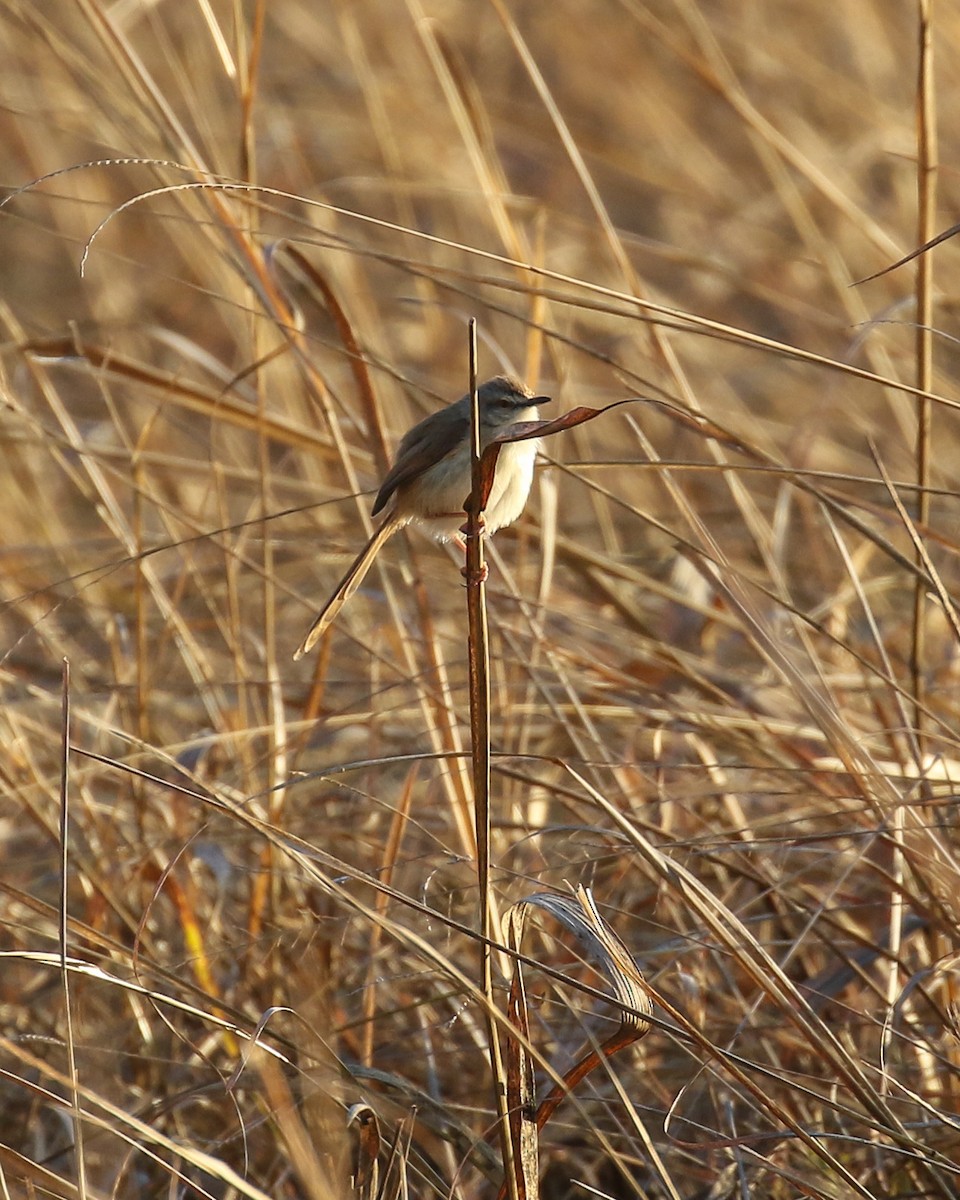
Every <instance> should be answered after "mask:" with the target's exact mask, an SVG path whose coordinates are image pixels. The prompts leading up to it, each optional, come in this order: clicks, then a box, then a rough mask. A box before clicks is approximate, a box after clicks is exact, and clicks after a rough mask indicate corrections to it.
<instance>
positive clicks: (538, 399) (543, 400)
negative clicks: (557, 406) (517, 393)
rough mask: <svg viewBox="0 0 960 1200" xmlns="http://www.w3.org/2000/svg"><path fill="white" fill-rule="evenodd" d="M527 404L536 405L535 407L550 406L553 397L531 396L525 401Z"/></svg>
mask: <svg viewBox="0 0 960 1200" xmlns="http://www.w3.org/2000/svg"><path fill="white" fill-rule="evenodd" d="M527 403H528V404H536V405H540V404H552V403H553V397H552V396H533V397H532V398H531V399H530V400H528V401H527Z"/></svg>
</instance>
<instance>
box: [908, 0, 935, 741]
mask: <svg viewBox="0 0 960 1200" xmlns="http://www.w3.org/2000/svg"><path fill="white" fill-rule="evenodd" d="M932 8H933V4H932V0H919V43H920V44H919V63H918V77H917V244H918V245H921V246H925V245H926V244H927V242H929V241H930V239H931V238H932V237H933V235H934V229H935V222H936V208H937V166H938V163H937V128H936V118H937V112H936V96H935V94H934V64H933V21H932ZM916 313H917V319H916V333H915V340H914V352H915V355H916V378H915V382H916V385H917V387H918V388H919V389H920V391H921V392H926V391H928V390H929V389H930V386H931V384H932V381H933V255H932V254H921V255H920V257H919V258H918V259H917V277H916ZM931 418H932V406H931V403H930V399H929V397H928V396H924V395H921V396H918V398H917V441H916V467H917V488H918V491H917V524H918V525H919V526H920V528H921V529H923V528H926V527H927V525H928V524H929V518H930V494H929V492H928V490H927V488H928V486H929V483H930V436H931ZM917 561H918V562H919V561H920V560H919V558H918V559H917ZM925 608H926V588H925V587H924V585H923V583H922V581H921V580H920V579H919V578H915V579H914V584H913V629H912V634H911V645H910V669H911V675H912V685H913V695H914V722H915V724H916V730H917V741H918V743H919V748H920V756H921V763H922V760H923V753H924V748H925V747H924V729H923V707H924V704H923V699H924V692H925V684H924V674H923V672H924V658H925V653H924V650H925V645H924V643H925V637H924V624H925V622H924V612H925Z"/></svg>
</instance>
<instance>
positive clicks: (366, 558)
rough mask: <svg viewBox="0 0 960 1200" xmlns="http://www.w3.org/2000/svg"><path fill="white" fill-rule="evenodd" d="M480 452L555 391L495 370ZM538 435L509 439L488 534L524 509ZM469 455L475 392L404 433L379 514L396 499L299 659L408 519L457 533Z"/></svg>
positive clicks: (480, 397) (488, 512) (490, 502)
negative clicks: (536, 390) (538, 392)
mask: <svg viewBox="0 0 960 1200" xmlns="http://www.w3.org/2000/svg"><path fill="white" fill-rule="evenodd" d="M477 401H478V407H479V414H480V451H481V453H482V452H483V450H484V449H485V448H486V447H487V446H488V445H489V444H490V442H491V441H492V440H493V439H494V438H495V437H496V436H497V434H499V433H503V432H504V430H506V429H508V428H509V427H510V426H511V425H516V424H518V423H519V422H521V421H535V420H537V418H538V417H539V415H540V412H539V409H538V407H537V406H538V405H540V404H547V403H549V401H550V397H549V396H535V395H534V394H533V392H531V391H530V389H529V388H528V387H526V386H525V385H524V384H522V383H520V382H519V381H518V380H516V379H510V378H508V377H507V376H505V375H497V376H495V377H494V378H493V379H488V380H487V381H486V383H482V384H481V385H480V387H479V388H478V389H477ZM537 445H538V441H537V439H536V438H530V439H528V440H527V441H523V442H507V443H506V444H505V445H504V446H503V447H502V448H501V450H500V456H499V458H498V459H497V469H496V474H495V475H494V480H493V486H492V487H491V489H490V495H489V497H488V499H487V504H486V507H485V509H484V526H485V529H486V532H487V533H495V532H496V531H497V530H498V529H502V528H503V527H504V526H505V525H510V524H511V523H512V522H513V521H515V520H516V519H517V517H519V516H520V514H521V512H523V506H524V505H525V504H526V502H527V496H528V495H529V494H530V486H531V484H532V483H533V464H534V460H535V459H536V457H537ZM472 485H473V480H472V477H471V461H470V393H469V392H468V393H467V394H466V395H465V396H461V397H460V399H459V400H456V401H455V402H454V403H453V404H449V405H448V406H447V407H446V408H441V409H440V411H439V412H435V413H431V414H430V416H429V417H425V418H424V419H423V420H422V421H420V422H419V423H418V424H417V425H414V426H413V428H412V429H410V430H408V432H407V433H406V434H405V435H404V437H403V439H402V441H401V442H400V445H399V446H398V447H397V455H396V458H395V460H394V463H393V466H392V467H391V468H390V470H389V471H388V472H387V475H386V478H385V479H384V481H383V483H382V484H381V485H380V491H379V492H377V498H376V500H375V501H374V504H373V514H372V515H373V516H376V515H377V514H378V513H379V512H382V511H383V509H384V508H386V506H387V504H388V503H389V502H390V500H391V499H392V500H393V506H392V507H391V509H390V512H389V513H388V514H387V516H386V517H385V519H384V521H383V523H382V524H381V525H380V526H379V528H378V529H377V530H376V532H375V533H374V535H373V537H371V539H370V540H369V542H367V544H366V545H365V546H364V548H363V549H362V550H361V551H360V553H359V554H358V555H357V557H356V558H355V559H354V560H353V563H352V565H351V567H350V569H349V570H348V571H347V573H346V575H344V577H343V579H341V580H340V582H339V583H338V584H337V587H336V590H335V591H334V593H333V595H332V596H331V597H330V599H329V600H328V601H327V602H326V604H325V605H324V606H323V609H322V610H321V612H320V615H319V616H318V617H317V619H316V620H315V621H314V623H313V624H312V625H311V626H310V629H309V631H308V632H307V636H306V637H305V638H304V639H303V641H302V642H301V643H300V645H299V647H298V648H297V651H296V653H295V654H294V656H293V657H294V658H295V659H298V658H303V656H304V655H305V654H307V653H308V652H309V651H310V650H311V649H312V648H313V647H314V646H315V645H316V644H317V642H318V641H319V639H320V637H321V635H322V634H323V633H324V631H325V630H326V629H328V628H329V626H330V624H331V622H332V621H333V620H334V618H335V617H336V615H337V613H338V612H339V611H340V609H341V608H343V606H344V604H346V602H347V601H348V600H349V599H350V597H351V596H352V595H353V593H354V592H355V591H356V590H357V588H358V587H359V586H360V584H361V582H362V580H363V577H364V576H365V575H366V573H367V572H368V571H369V570H370V567H371V566H372V565H373V560H374V558H376V556H377V554H378V552H379V551H380V548H381V547H382V546H383V544H384V543H385V542H386V541H387V540H388V539H389V538H391V537H393V535H394V534H395V533H396V532H397V530H398V529H402V528H403V527H404V526H405V525H409V524H410V523H411V522H415V523H416V524H418V525H424V526H426V527H427V528H428V529H429V531H430V532H431V533H432V534H433V535H434V536H435V537H437V538H438V539H439V540H440V541H448V540H449V539H450V538H455V537H457V536H458V531H459V528H460V526H461V524H462V523H463V517H464V512H463V505H464V501H465V500H466V498H467V497H468V496H469V494H470V492H471V490H472Z"/></svg>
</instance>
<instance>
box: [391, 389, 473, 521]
mask: <svg viewBox="0 0 960 1200" xmlns="http://www.w3.org/2000/svg"><path fill="white" fill-rule="evenodd" d="M441 418H442V419H441ZM469 427H470V417H469V415H462V414H460V413H455V412H451V411H450V410H449V409H441V410H440V412H438V413H431V415H430V416H429V417H426V418H425V419H424V420H422V421H421V422H420V423H419V424H418V425H414V427H413V428H412V429H410V430H408V432H407V433H406V434H405V435H404V437H403V440H402V441H401V442H400V445H399V446H398V447H397V457H396V459H395V460H394V464H393V466H392V467H391V468H390V470H389V471H388V472H387V474H386V476H385V477H384V480H383V483H381V484H380V491H379V492H377V498H376V500H375V501H374V502H373V512H372V515H373V516H376V515H377V513H378V512H380V510H381V509H382V508H384V507H385V506H386V503H387V501H388V500H389V499H390V497H391V496H392V495H393V493H394V492H395V491H396V490H397V488H399V487H402V485H403V484H405V483H406V482H407V481H408V480H410V479H415V478H416V477H417V476H418V475H422V474H423V472H424V471H427V470H429V469H430V467H432V466H434V465H435V464H436V463H438V462H439V461H440V460H441V459H442V458H446V456H447V455H448V454H449V453H450V452H451V451H452V450H455V449H456V448H457V446H458V445H459V444H460V442H461V441H462V440H463V438H465V437H466V436H467V432H468V430H469Z"/></svg>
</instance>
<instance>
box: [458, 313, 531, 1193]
mask: <svg viewBox="0 0 960 1200" xmlns="http://www.w3.org/2000/svg"><path fill="white" fill-rule="evenodd" d="M469 331H470V332H469V358H470V398H471V410H470V434H471V448H470V460H471V462H470V465H471V491H470V500H469V502H468V508H467V523H466V525H465V526H464V530H465V532H466V542H467V550H466V567H467V624H468V637H469V647H468V660H469V671H470V761H471V765H472V769H473V803H474V814H475V820H476V831H477V891H478V906H479V930H480V939H481V940H480V976H481V980H480V987H481V990H482V991H483V995H484V999H485V1004H484V1020H485V1022H486V1027H487V1045H488V1051H489V1055H490V1071H491V1075H492V1083H493V1088H494V1099H495V1106H496V1112H497V1126H498V1133H499V1138H500V1152H501V1155H502V1158H503V1170H504V1176H505V1178H507V1179H508V1180H509V1181H510V1184H509V1187H510V1193H509V1194H510V1197H511V1200H519V1197H518V1192H517V1183H516V1178H515V1176H514V1170H513V1145H512V1142H511V1139H510V1121H509V1111H508V1106H507V1091H506V1082H507V1080H506V1070H505V1067H504V1062H503V1053H502V1050H501V1046H500V1035H499V1032H498V1030H497V1022H496V1018H495V1016H494V1012H495V1009H496V1003H495V999H494V994H493V945H492V943H493V942H494V940H495V937H496V934H497V933H498V931H496V930H494V928H493V921H492V913H491V903H492V897H491V894H490V647H489V639H488V630H487V605H486V586H485V584H484V576H485V574H486V563H485V561H484V553H483V512H482V509H481V507H480V506H481V504H482V500H481V471H480V411H479V397H478V395H477V322H476V319H475V318H471V319H470V326H469Z"/></svg>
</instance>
